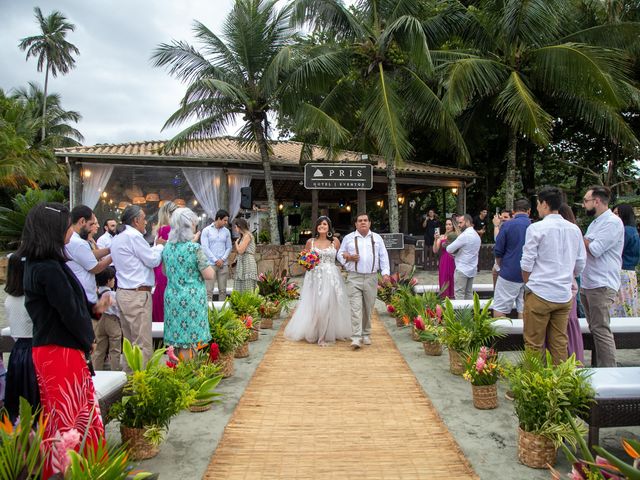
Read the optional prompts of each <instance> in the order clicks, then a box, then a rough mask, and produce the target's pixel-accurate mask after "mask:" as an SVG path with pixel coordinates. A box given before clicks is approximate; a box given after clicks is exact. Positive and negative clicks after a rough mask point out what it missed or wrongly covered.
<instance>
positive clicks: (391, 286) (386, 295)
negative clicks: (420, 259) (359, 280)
mask: <svg viewBox="0 0 640 480" xmlns="http://www.w3.org/2000/svg"><path fill="white" fill-rule="evenodd" d="M415 271H416V269H415V267H414V268H413V269H412V270H411V272H409V273H406V274H400V273H398V272H395V273H392V274H391V275H389V276H388V278H386V279H385V277H383V276H382V275H378V298H379V299H380V300H382V301H383V302H384V303H386V304H388V303H390V301H391V297H393V295H394V294H395V293H396V292H397V291H398V290H399V289H400V288H401V287H409V290H411V289H412V288H413V287H414V285H416V284H417V283H418V280H417V279H415V278H414V277H413V275H414V273H415Z"/></svg>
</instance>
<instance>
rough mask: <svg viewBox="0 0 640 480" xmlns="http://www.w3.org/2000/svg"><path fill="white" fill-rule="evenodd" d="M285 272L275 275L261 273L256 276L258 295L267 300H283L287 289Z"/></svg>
mask: <svg viewBox="0 0 640 480" xmlns="http://www.w3.org/2000/svg"><path fill="white" fill-rule="evenodd" d="M285 273H286V272H283V274H282V275H277V274H276V273H274V272H271V271H268V272H262V273H260V274H259V275H258V282H257V285H258V293H260V295H262V296H263V297H264V298H266V299H269V300H276V299H279V298H283V297H284V295H285V290H286V288H287V277H286V275H285Z"/></svg>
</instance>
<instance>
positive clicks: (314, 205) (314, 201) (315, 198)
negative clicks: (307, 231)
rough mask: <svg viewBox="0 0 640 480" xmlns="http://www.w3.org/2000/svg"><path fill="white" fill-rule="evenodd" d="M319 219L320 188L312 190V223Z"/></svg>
mask: <svg viewBox="0 0 640 480" xmlns="http://www.w3.org/2000/svg"><path fill="white" fill-rule="evenodd" d="M316 220H318V190H311V225H312V226H313V225H315V224H316Z"/></svg>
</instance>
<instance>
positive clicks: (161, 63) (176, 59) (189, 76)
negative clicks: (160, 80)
mask: <svg viewBox="0 0 640 480" xmlns="http://www.w3.org/2000/svg"><path fill="white" fill-rule="evenodd" d="M151 60H152V62H153V66H154V67H168V72H169V75H172V76H175V77H177V78H179V79H181V80H182V81H184V82H190V81H192V80H194V79H196V78H200V77H204V76H207V75H211V73H212V72H213V71H215V68H214V67H213V65H211V63H210V62H209V61H208V60H207V59H206V58H205V57H204V56H203V55H202V54H201V53H200V52H198V51H197V50H196V49H195V48H194V47H192V46H191V45H189V44H188V43H187V42H183V41H175V40H174V41H173V42H172V43H170V44H167V43H162V44H160V45H159V46H158V48H156V49H155V50H154V53H153V55H151Z"/></svg>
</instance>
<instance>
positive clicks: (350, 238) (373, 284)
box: [337, 230, 389, 345]
mask: <svg viewBox="0 0 640 480" xmlns="http://www.w3.org/2000/svg"><path fill="white" fill-rule="evenodd" d="M344 253H346V254H348V256H349V255H358V256H359V260H358V261H357V262H355V261H348V260H346V259H345V258H344V255H343V254H344ZM337 256H338V261H339V262H340V263H341V264H342V265H343V266H344V267H345V269H346V270H347V272H348V273H347V281H346V285H347V295H348V296H349V301H350V302H351V332H352V336H351V340H352V341H353V342H354V343H357V344H358V345H360V343H361V342H362V341H363V340H364V341H365V343H367V342H368V341H369V336H370V335H371V312H372V310H373V307H374V305H375V301H376V295H377V292H378V272H380V273H382V275H389V254H388V253H387V249H386V247H385V246H384V241H383V240H382V237H381V236H380V235H378V234H377V233H374V232H372V231H369V232H368V233H367V235H365V236H364V237H363V236H362V235H361V234H360V232H358V231H357V230H356V231H355V232H352V233H350V234H349V235H347V236H346V237H345V238H344V240H343V241H342V245H340V250H339V251H338V255H337ZM352 345H353V344H352Z"/></svg>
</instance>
